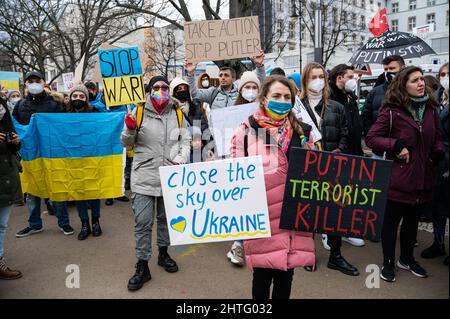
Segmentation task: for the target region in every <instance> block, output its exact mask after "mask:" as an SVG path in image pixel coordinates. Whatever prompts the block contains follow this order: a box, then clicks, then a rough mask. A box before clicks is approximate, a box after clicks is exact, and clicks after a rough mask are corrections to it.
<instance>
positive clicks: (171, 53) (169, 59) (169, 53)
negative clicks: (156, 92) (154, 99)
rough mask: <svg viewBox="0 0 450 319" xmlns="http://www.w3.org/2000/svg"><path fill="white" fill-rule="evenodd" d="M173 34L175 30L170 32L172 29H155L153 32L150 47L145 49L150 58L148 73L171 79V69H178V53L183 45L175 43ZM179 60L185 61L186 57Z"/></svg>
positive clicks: (150, 37)
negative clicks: (176, 63) (176, 64)
mask: <svg viewBox="0 0 450 319" xmlns="http://www.w3.org/2000/svg"><path fill="white" fill-rule="evenodd" d="M173 32H174V31H173V30H170V27H166V28H153V29H152V30H151V34H150V36H149V41H148V43H149V44H150V45H148V46H147V47H146V48H145V53H146V55H147V58H148V62H147V66H146V68H147V69H146V70H145V71H146V72H151V73H158V74H162V75H164V76H165V77H169V69H170V68H174V67H176V66H175V62H176V53H177V51H179V50H180V48H181V47H182V46H183V44H182V43H180V42H178V43H177V42H175V40H174V39H175V35H174V33H173ZM179 59H180V60H183V59H184V57H181V56H180V57H179ZM172 73H175V72H172Z"/></svg>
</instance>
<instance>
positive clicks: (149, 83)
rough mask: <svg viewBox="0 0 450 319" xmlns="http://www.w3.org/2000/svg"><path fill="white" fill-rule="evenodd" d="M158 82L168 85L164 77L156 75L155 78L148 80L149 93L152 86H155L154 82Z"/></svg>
mask: <svg viewBox="0 0 450 319" xmlns="http://www.w3.org/2000/svg"><path fill="white" fill-rule="evenodd" d="M159 81H163V82H165V83H166V84H167V85H169V81H167V79H166V78H165V77H164V76H162V75H157V76H154V77H152V78H151V79H150V82H148V89H149V91H151V89H152V87H153V84H155V83H156V82H159Z"/></svg>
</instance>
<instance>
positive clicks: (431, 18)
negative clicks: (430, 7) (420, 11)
mask: <svg viewBox="0 0 450 319" xmlns="http://www.w3.org/2000/svg"><path fill="white" fill-rule="evenodd" d="M435 21H436V15H435V14H434V13H429V14H427V23H428V24H430V23H435Z"/></svg>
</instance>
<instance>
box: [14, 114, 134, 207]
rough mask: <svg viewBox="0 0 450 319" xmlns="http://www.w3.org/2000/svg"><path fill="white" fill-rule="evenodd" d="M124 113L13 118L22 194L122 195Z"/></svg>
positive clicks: (57, 198)
mask: <svg viewBox="0 0 450 319" xmlns="http://www.w3.org/2000/svg"><path fill="white" fill-rule="evenodd" d="M124 115H125V113H83V114H64V113H53V114H45V113H37V114H34V115H33V117H32V118H31V121H30V124H29V125H20V124H18V123H17V122H15V123H14V124H15V126H16V130H17V133H18V134H19V136H20V138H21V142H22V148H21V150H20V155H21V156H22V166H23V173H22V174H21V180H22V189H23V191H24V192H26V193H29V194H32V195H35V196H39V197H41V198H50V199H51V200H54V201H72V200H88V199H101V198H115V197H120V196H122V195H123V177H122V176H123V168H124V160H125V158H124V149H123V146H122V144H121V142H120V134H121V131H122V127H123V119H124Z"/></svg>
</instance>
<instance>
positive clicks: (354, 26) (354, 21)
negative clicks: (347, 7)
mask: <svg viewBox="0 0 450 319" xmlns="http://www.w3.org/2000/svg"><path fill="white" fill-rule="evenodd" d="M356 23H357V21H356V13H352V25H353V28H356Z"/></svg>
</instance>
